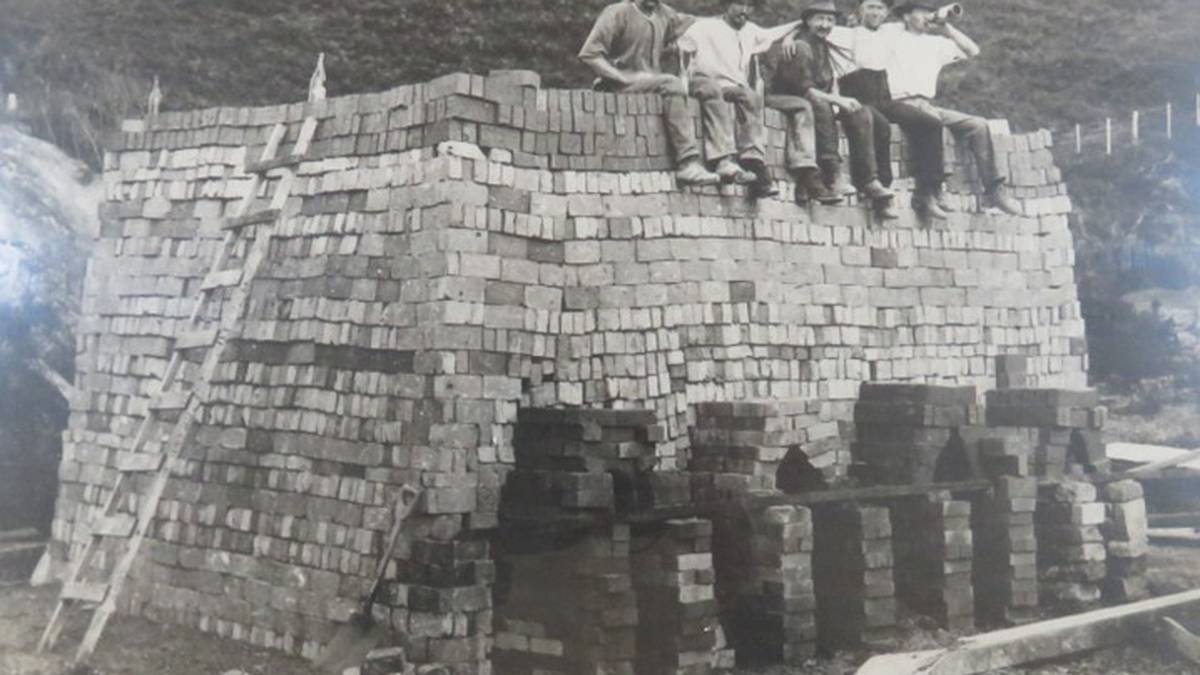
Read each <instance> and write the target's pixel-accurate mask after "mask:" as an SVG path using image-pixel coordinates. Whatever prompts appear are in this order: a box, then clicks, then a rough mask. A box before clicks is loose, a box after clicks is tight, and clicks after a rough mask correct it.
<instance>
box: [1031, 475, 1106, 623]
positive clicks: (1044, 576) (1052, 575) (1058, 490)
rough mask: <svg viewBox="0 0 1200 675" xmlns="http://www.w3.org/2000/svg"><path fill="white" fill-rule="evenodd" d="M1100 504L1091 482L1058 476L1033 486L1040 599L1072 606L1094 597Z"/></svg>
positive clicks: (1101, 554)
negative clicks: (1035, 491) (1060, 479)
mask: <svg viewBox="0 0 1200 675" xmlns="http://www.w3.org/2000/svg"><path fill="white" fill-rule="evenodd" d="M1104 520H1105V505H1104V504H1103V503H1101V502H1097V501H1096V487H1095V486H1094V485H1092V484H1091V483H1083V482H1078V481H1064V482H1062V483H1058V484H1056V485H1048V486H1044V487H1041V488H1040V489H1039V490H1038V508H1037V513H1036V515H1035V522H1036V525H1037V529H1036V531H1037V539H1038V550H1037V561H1038V580H1039V590H1038V592H1039V596H1040V598H1041V601H1042V602H1043V603H1049V604H1050V605H1052V606H1054V607H1056V608H1059V609H1063V610H1069V611H1078V610H1081V609H1084V608H1086V607H1088V606H1091V605H1093V604H1095V603H1097V602H1099V600H1100V582H1101V581H1103V580H1104V577H1105V576H1106V574H1107V568H1106V560H1107V555H1106V551H1105V547H1104V535H1103V534H1102V533H1101V532H1100V526H1101V525H1103V524H1104Z"/></svg>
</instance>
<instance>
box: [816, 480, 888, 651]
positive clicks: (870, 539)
mask: <svg viewBox="0 0 1200 675" xmlns="http://www.w3.org/2000/svg"><path fill="white" fill-rule="evenodd" d="M813 522H814V526H815V527H814V532H815V550H814V554H813V580H814V585H815V587H816V596H817V641H818V644H819V645H820V646H821V648H822V649H823V650H825V651H838V650H842V649H853V648H856V647H859V646H861V645H863V644H866V645H871V646H889V645H890V644H891V642H892V641H893V639H894V635H895V627H896V597H895V595H896V587H895V583H894V582H893V577H892V567H893V564H894V562H893V561H894V558H893V555H892V522H891V518H890V515H889V513H888V509H887V508H881V507H866V506H855V505H845V504H837V505H830V506H822V507H819V508H817V509H816V510H815V513H814V516H813Z"/></svg>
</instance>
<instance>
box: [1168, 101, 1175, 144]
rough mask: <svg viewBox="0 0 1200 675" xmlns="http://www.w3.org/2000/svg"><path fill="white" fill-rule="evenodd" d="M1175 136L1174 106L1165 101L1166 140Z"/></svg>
mask: <svg viewBox="0 0 1200 675" xmlns="http://www.w3.org/2000/svg"><path fill="white" fill-rule="evenodd" d="M1173 138H1175V108H1174V106H1172V105H1171V102H1170V101H1167V140H1168V141H1169V140H1171V139H1173Z"/></svg>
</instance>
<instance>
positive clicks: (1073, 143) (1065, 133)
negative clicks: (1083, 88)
mask: <svg viewBox="0 0 1200 675" xmlns="http://www.w3.org/2000/svg"><path fill="white" fill-rule="evenodd" d="M1197 129H1200V93H1196V94H1195V96H1194V98H1193V99H1192V100H1191V101H1182V100H1176V101H1168V102H1166V103H1165V104H1163V105H1160V106H1155V107H1152V108H1143V109H1139V110H1132V111H1130V112H1129V113H1127V114H1125V115H1122V116H1120V117H1107V118H1105V119H1104V120H1103V121H1100V122H1095V123H1091V124H1076V125H1074V126H1071V127H1059V128H1056V129H1054V130H1053V134H1054V146H1055V149H1056V151H1057V153H1058V154H1060V155H1064V156H1080V157H1095V156H1110V157H1111V156H1113V155H1114V154H1117V153H1119V152H1120V151H1122V150H1127V149H1130V148H1134V147H1138V146H1140V145H1143V144H1144V143H1147V142H1150V141H1154V142H1163V141H1166V142H1168V143H1170V142H1173V141H1176V140H1179V139H1181V138H1185V137H1190V136H1191V135H1194V134H1195V133H1196V131H1197Z"/></svg>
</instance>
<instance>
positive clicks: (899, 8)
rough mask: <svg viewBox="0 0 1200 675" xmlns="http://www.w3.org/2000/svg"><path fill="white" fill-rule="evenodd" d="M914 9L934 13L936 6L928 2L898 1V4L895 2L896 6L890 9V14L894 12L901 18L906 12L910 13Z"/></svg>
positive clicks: (917, 0) (921, 0)
mask: <svg viewBox="0 0 1200 675" xmlns="http://www.w3.org/2000/svg"><path fill="white" fill-rule="evenodd" d="M914 9H926V10H929V11H930V12H936V11H937V10H938V6H937V5H936V4H934V3H932V2H929V1H928V0H900V2H897V3H896V5H895V6H894V7H892V12H894V13H895V14H896V15H897V16H903V15H904V14H905V13H906V12H910V11H912V10H914Z"/></svg>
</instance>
